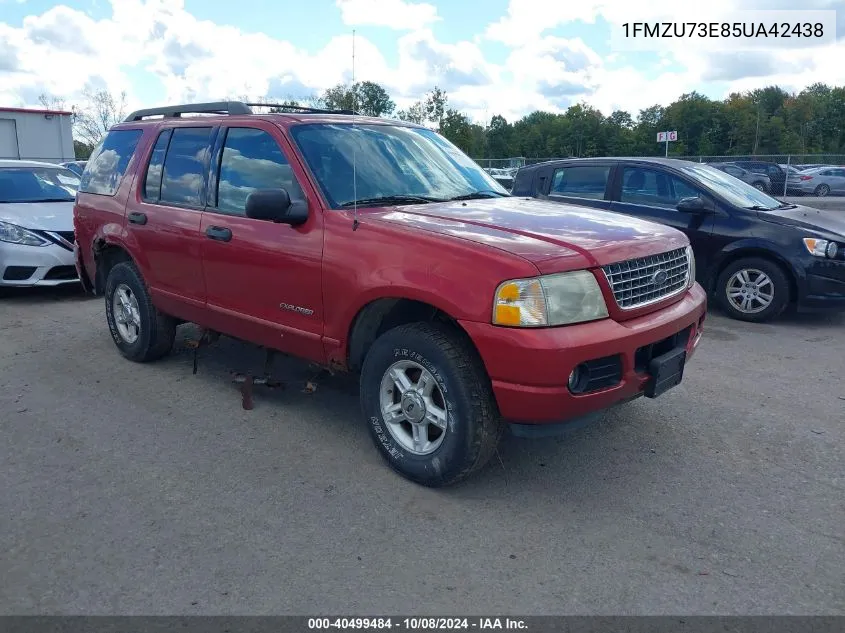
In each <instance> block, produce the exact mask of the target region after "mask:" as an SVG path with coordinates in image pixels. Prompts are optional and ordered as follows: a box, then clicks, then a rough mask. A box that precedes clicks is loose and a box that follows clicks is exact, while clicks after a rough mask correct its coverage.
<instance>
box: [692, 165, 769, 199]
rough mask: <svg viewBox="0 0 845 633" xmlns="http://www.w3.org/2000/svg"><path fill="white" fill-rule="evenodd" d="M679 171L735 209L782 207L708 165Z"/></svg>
mask: <svg viewBox="0 0 845 633" xmlns="http://www.w3.org/2000/svg"><path fill="white" fill-rule="evenodd" d="M681 170H682V171H684V172H686V173H687V174H688V175H690V176H692V177H693V178H694V179H696V180H697V181H698V182H699V183H701V184H702V185H703V186H705V187H707V188H708V189H710V190H712V191H713V192H714V193H716V194H718V195H720V196H722V197H723V198H725V199H726V200H727V201H728V202H730V203H731V204H733V205H735V206H737V207H742V208H744V209H751V208H755V209H758V208H759V209H764V210H768V211H771V210H772V209H777V208H778V207H780V206H782V205H781V203H780V202H779V201H778V200H775V199H774V198H772V197H771V196H770V195H768V194H765V193H763V192H762V191H760V190H759V189H755V188H754V187H752V186H751V185H749V184H748V183H746V182H743V181H742V180H740V179H739V178H735V177H733V176H731V175H730V174H726V173H725V172H723V171H720V170H718V169H716V168H714V167H711V166H710V165H704V164H701V163H690V164H689V165H684V166H683V167H681Z"/></svg>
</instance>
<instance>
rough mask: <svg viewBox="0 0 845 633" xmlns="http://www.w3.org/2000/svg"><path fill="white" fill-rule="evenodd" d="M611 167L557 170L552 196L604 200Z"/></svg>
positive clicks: (553, 181)
mask: <svg viewBox="0 0 845 633" xmlns="http://www.w3.org/2000/svg"><path fill="white" fill-rule="evenodd" d="M609 174H610V167H607V166H599V165H596V166H592V165H577V166H572V167H562V168H560V169H557V170H555V175H554V178H553V180H552V187H551V191H549V193H550V194H558V195H561V196H572V197H573V198H591V199H594V200H603V199H604V192H605V189H607V177H608V175H609Z"/></svg>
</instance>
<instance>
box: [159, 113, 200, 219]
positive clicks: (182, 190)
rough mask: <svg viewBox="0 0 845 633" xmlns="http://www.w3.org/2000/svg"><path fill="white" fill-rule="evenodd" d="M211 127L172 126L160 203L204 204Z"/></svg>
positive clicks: (194, 205) (198, 205) (197, 205)
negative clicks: (203, 190) (173, 127)
mask: <svg viewBox="0 0 845 633" xmlns="http://www.w3.org/2000/svg"><path fill="white" fill-rule="evenodd" d="M211 130H212V128H210V127H180V128H175V129H174V130H173V135H172V136H171V139H170V146H169V147H168V149H167V156H166V157H165V159H164V170H163V174H162V178H161V198H160V199H161V202H162V204H177V205H183V206H190V207H200V206H202V205H203V200H202V198H203V196H202V188H203V183H204V182H205V177H204V174H205V170H206V168H205V166H206V163H207V159H208V153H209V147H208V142H209V139H210V138H211Z"/></svg>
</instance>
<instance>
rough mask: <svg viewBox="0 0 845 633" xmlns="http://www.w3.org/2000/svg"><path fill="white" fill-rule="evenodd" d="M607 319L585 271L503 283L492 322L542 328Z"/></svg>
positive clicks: (590, 276) (592, 280)
mask: <svg viewBox="0 0 845 633" xmlns="http://www.w3.org/2000/svg"><path fill="white" fill-rule="evenodd" d="M606 316H607V305H605V302H604V297H603V296H602V294H601V288H599V284H598V282H597V281H596V278H595V275H593V273H591V272H590V271H588V270H578V271H575V272H571V273H559V274H555V275H545V276H543V277H534V278H531V279H514V280H511V281H506V282H504V283H502V284H500V285H499V287H498V288H497V289H496V299H495V304H494V306H493V323H494V324H496V325H508V326H512V327H543V326H554V325H567V324H570V323H581V322H583V321H594V320H596V319H603V318H605V317H606Z"/></svg>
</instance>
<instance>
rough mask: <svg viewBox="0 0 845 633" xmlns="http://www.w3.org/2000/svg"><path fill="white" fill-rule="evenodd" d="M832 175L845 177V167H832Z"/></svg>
mask: <svg viewBox="0 0 845 633" xmlns="http://www.w3.org/2000/svg"><path fill="white" fill-rule="evenodd" d="M833 175H834V176H839V177H840V178H845V169H834V170H833Z"/></svg>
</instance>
